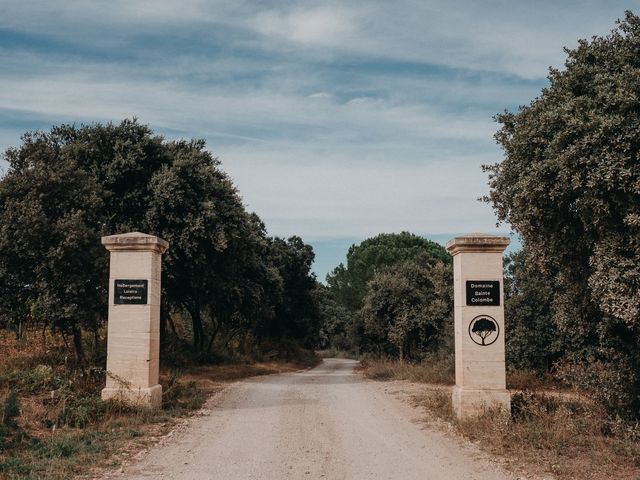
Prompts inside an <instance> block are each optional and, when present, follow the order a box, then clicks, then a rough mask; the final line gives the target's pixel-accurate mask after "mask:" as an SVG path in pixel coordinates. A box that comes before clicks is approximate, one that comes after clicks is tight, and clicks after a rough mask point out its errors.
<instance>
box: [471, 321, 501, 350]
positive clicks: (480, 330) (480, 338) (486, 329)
mask: <svg viewBox="0 0 640 480" xmlns="http://www.w3.org/2000/svg"><path fill="white" fill-rule="evenodd" d="M498 335H500V327H498V322H496V321H495V319H493V318H491V317H490V316H489V315H479V316H477V317H476V318H474V319H473V320H471V323H470V324H469V336H470V337H471V340H473V342H474V343H476V344H478V345H480V346H482V347H486V346H488V345H491V344H492V343H493V342H495V341H496V340H497V339H498Z"/></svg>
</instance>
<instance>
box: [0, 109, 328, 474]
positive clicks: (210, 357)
mask: <svg viewBox="0 0 640 480" xmlns="http://www.w3.org/2000/svg"><path fill="white" fill-rule="evenodd" d="M205 147H206V146H205V143H204V142H203V141H201V140H179V141H167V140H165V139H164V138H162V137H161V136H159V135H156V134H154V133H153V131H152V130H151V129H150V128H149V127H148V126H146V125H141V124H140V123H138V122H137V121H136V120H135V119H134V120H124V121H123V122H121V123H120V124H118V125H114V124H107V125H102V124H92V125H80V126H76V125H60V126H55V127H53V128H52V129H51V130H50V131H48V132H45V131H35V132H27V133H25V134H24V136H23V137H22V144H21V145H20V146H19V147H17V148H12V149H9V150H7V151H6V152H5V153H4V159H5V160H6V161H7V162H8V164H9V168H8V170H7V172H6V174H5V175H4V176H3V177H2V178H0V342H2V344H1V345H0V413H1V414H2V418H1V420H2V423H1V426H0V477H7V478H70V477H71V476H73V474H74V473H78V472H82V471H85V470H86V468H87V465H94V464H95V462H96V461H97V460H96V459H100V458H107V457H108V456H109V455H110V454H111V453H113V452H116V451H118V450H119V449H120V448H121V447H123V446H125V445H130V444H136V443H140V444H142V443H144V442H146V441H147V440H146V439H147V438H148V437H149V435H151V436H155V435H156V434H161V433H163V432H164V431H166V430H167V429H168V428H169V427H170V425H171V424H172V422H173V420H172V419H173V418H175V417H179V416H182V415H184V414H187V413H189V412H190V411H193V410H194V409H197V408H199V407H200V406H201V405H202V403H203V402H204V400H205V399H206V397H207V396H208V395H209V394H210V393H211V392H212V391H215V389H217V388H219V382H220V381H222V380H225V381H226V380H231V379H234V378H242V377H244V376H248V375H258V374H265V373H273V372H277V371H283V370H286V369H292V368H302V367H304V366H308V365H312V364H314V363H315V362H316V357H315V355H314V354H313V353H311V352H310V350H309V349H310V348H312V347H314V346H315V345H316V343H317V341H318V338H319V322H320V318H319V314H318V312H317V308H316V302H315V300H314V299H315V296H316V295H317V290H318V288H319V287H318V284H317V282H316V279H315V277H314V275H313V274H312V273H311V270H310V269H311V264H312V262H313V258H314V253H313V250H312V248H311V247H310V246H309V245H307V244H305V243H304V242H303V241H302V239H301V238H299V237H296V236H292V237H290V238H287V239H283V238H278V237H270V236H268V235H267V234H266V230H265V226H264V224H263V223H262V221H261V220H260V218H259V217H258V216H257V215H255V214H254V213H251V212H248V211H247V210H246V209H245V206H244V205H243V203H242V200H241V198H240V194H239V192H238V191H237V189H236V187H235V186H234V185H233V183H232V182H231V180H230V179H229V177H228V176H227V175H226V173H225V172H224V171H223V170H222V169H221V166H220V162H219V161H218V160H217V159H216V158H214V157H213V156H212V155H211V153H210V152H209V151H207V150H206V148H205ZM131 231H141V232H145V233H149V234H154V235H158V236H160V237H161V238H164V239H166V240H168V241H169V243H170V248H169V250H168V251H167V253H166V254H165V255H164V256H163V266H162V305H161V315H160V338H161V347H160V350H161V354H160V357H161V363H162V366H161V372H162V375H161V383H162V385H163V410H162V411H161V412H151V411H147V410H141V409H135V408H130V407H127V406H126V405H118V404H115V403H111V402H107V403H105V402H103V401H102V400H101V399H100V390H101V389H102V388H103V387H104V383H105V365H106V320H107V318H106V315H107V298H108V295H107V292H108V285H107V281H108V263H109V262H108V260H109V255H108V252H107V251H106V250H105V249H104V248H103V247H102V245H101V242H100V237H101V236H104V235H111V234H116V233H126V232H131ZM305 349H306V350H305ZM150 432H151V433H150Z"/></svg>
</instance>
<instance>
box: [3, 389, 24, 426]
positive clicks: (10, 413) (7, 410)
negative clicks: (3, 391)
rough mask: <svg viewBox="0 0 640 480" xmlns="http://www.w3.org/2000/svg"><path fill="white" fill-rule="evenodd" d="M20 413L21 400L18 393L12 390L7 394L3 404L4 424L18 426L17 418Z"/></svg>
mask: <svg viewBox="0 0 640 480" xmlns="http://www.w3.org/2000/svg"><path fill="white" fill-rule="evenodd" d="M19 415H20V402H19V401H18V394H17V393H16V392H15V390H12V391H11V392H9V394H8V395H7V398H5V400H4V404H3V405H2V425H4V426H5V427H10V428H16V426H17V424H16V421H15V418H16V417H18V416H19Z"/></svg>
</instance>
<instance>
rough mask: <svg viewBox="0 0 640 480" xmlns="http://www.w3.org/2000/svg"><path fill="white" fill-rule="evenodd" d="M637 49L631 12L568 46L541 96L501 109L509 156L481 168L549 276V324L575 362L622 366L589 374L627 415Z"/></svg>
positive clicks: (638, 208) (637, 324) (632, 367)
mask: <svg viewBox="0 0 640 480" xmlns="http://www.w3.org/2000/svg"><path fill="white" fill-rule="evenodd" d="M638 51H640V18H638V17H637V16H635V15H633V14H632V13H630V12H627V14H626V18H625V19H624V20H623V21H621V22H619V25H618V28H617V29H616V30H614V31H613V32H612V33H611V34H610V35H608V36H605V37H594V38H593V39H592V40H591V41H587V40H580V41H579V44H578V47H577V48H575V49H573V50H566V52H567V54H568V58H567V61H566V62H565V68H564V69H563V70H556V69H552V70H551V71H550V74H549V86H548V87H546V88H545V89H543V91H542V93H541V94H540V96H539V97H538V98H536V99H535V100H534V101H532V102H531V103H530V104H529V105H528V106H524V107H521V108H520V110H519V111H518V112H517V113H510V112H505V113H503V114H500V115H498V116H497V120H498V121H499V122H500V123H501V124H502V127H501V129H500V130H499V131H498V133H497V134H496V139H497V141H498V143H499V144H500V145H501V146H502V148H503V150H504V152H505V159H504V160H503V161H502V162H501V163H498V164H496V165H492V166H489V167H486V169H487V170H488V171H489V174H490V176H489V184H490V187H491V192H490V195H489V198H488V200H489V201H491V202H492V203H493V206H494V208H495V210H496V212H497V214H498V217H499V219H500V220H502V221H506V222H509V223H510V224H511V225H512V226H513V228H514V229H515V230H516V231H518V233H519V234H520V235H521V236H522V238H523V241H524V243H525V244H526V245H527V248H528V249H529V251H530V253H531V256H530V258H532V259H535V260H536V262H537V263H538V267H539V268H541V269H542V271H544V272H545V273H546V274H547V275H548V276H549V278H550V279H553V282H554V288H555V294H554V304H553V310H554V321H555V322H556V324H557V325H558V327H559V328H560V329H561V330H562V331H564V332H566V334H567V338H568V339H569V340H570V342H571V345H570V347H571V350H572V352H574V357H575V358H576V359H578V360H579V359H588V361H589V362H590V364H591V365H593V364H594V362H597V363H599V364H602V365H606V368H603V369H602V371H605V372H612V371H615V372H618V373H619V374H617V375H602V376H601V377H599V379H598V378H595V377H593V376H585V379H584V381H585V382H589V385H590V386H592V387H593V388H594V390H600V391H606V392H607V396H608V397H607V398H608V399H607V400H606V402H607V403H608V405H610V406H615V407H616V408H617V410H618V412H619V413H622V414H624V415H628V416H640V349H639V348H638V345H639V344H640V297H639V294H638V292H639V291H640V289H639V287H640V160H639V159H640V130H639V129H638V125H640V82H638V79H639V78H640V61H639V60H638V59H639V56H638ZM592 371H595V369H592ZM594 378H595V380H594ZM594 382H595V383H594ZM598 382H600V383H598Z"/></svg>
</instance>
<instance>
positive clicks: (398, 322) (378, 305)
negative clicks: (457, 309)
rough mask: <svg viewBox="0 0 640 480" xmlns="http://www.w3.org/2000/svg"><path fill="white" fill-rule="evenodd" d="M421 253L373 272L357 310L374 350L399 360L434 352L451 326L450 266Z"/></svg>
mask: <svg viewBox="0 0 640 480" xmlns="http://www.w3.org/2000/svg"><path fill="white" fill-rule="evenodd" d="M430 260H431V259H430V258H429V257H427V256H426V255H425V256H422V257H419V258H417V259H415V260H409V261H405V262H401V263H398V264H395V265H392V266H390V267H388V268H386V269H385V270H382V271H379V272H377V273H376V274H375V275H374V277H373V278H372V279H371V281H370V282H369V284H368V288H367V293H366V295H365V298H364V303H363V307H362V310H361V312H360V315H361V316H362V318H363V320H364V326H365V332H366V333H367V334H368V335H369V336H371V337H373V338H374V339H376V340H377V342H376V343H377V345H378V347H379V348H380V350H379V351H382V352H386V353H394V354H397V355H398V356H399V358H400V359H401V360H404V359H405V358H414V359H415V358H419V357H420V356H421V355H423V354H424V353H426V352H427V351H431V352H435V351H436V350H437V349H438V347H440V342H439V341H440V340H441V339H442V338H443V337H444V336H445V330H446V328H448V327H450V326H451V324H450V320H451V312H452V306H453V305H452V303H453V302H452V301H451V300H452V298H451V297H452V294H451V291H452V284H453V281H452V278H451V271H450V268H448V266H446V265H445V264H444V263H443V262H437V263H435V264H432V263H431V262H430Z"/></svg>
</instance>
